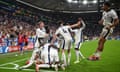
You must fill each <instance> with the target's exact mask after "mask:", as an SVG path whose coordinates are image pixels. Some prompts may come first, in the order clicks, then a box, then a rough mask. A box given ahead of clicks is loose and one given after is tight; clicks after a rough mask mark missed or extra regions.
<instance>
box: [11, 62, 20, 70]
mask: <svg viewBox="0 0 120 72" xmlns="http://www.w3.org/2000/svg"><path fill="white" fill-rule="evenodd" d="M10 64H12V65H14V68H15V69H17V68H18V67H19V65H18V64H15V63H10Z"/></svg>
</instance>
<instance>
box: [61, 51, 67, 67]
mask: <svg viewBox="0 0 120 72" xmlns="http://www.w3.org/2000/svg"><path fill="white" fill-rule="evenodd" d="M61 60H62V61H63V63H64V65H65V66H66V65H67V62H66V55H65V50H64V49H62V57H61Z"/></svg>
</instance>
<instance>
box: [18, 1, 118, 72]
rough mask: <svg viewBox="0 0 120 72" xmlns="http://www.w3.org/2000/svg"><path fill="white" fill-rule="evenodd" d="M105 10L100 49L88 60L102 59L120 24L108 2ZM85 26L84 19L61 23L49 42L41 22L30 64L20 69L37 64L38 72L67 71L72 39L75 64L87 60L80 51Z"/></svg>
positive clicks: (104, 6) (102, 20)
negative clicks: (48, 70) (49, 71)
mask: <svg viewBox="0 0 120 72" xmlns="http://www.w3.org/2000/svg"><path fill="white" fill-rule="evenodd" d="M103 10H104V12H103V17H102V19H101V21H99V23H100V24H102V25H103V26H104V28H103V30H102V33H101V35H100V40H99V43H98V48H97V50H96V52H95V53H94V54H93V55H92V56H90V57H89V58H88V60H99V59H100V55H101V52H102V51H103V48H104V43H105V41H106V39H107V37H108V36H109V35H110V34H111V33H112V31H113V28H114V27H115V26H116V25H117V24H118V23H119V20H118V16H117V14H116V12H115V11H114V10H113V9H111V8H110V4H109V3H108V2H106V3H104V4H103ZM85 26H86V24H85V22H84V21H83V19H82V18H78V21H77V23H76V24H72V25H63V23H61V25H60V27H59V28H58V29H57V30H56V31H55V32H54V33H53V34H52V38H51V40H50V41H48V37H49V36H50V34H48V33H46V29H45V27H44V22H42V21H40V22H39V28H37V29H36V36H37V40H36V42H35V46H34V50H33V53H32V56H31V58H30V59H29V62H28V63H27V64H26V65H24V66H22V67H20V69H24V68H28V67H30V66H31V65H32V64H35V66H36V67H35V69H36V72H39V69H40V68H51V67H52V68H55V71H58V68H59V67H61V68H62V69H63V70H65V67H67V66H69V65H70V59H71V51H70V50H71V44H72V40H73V39H72V38H74V40H75V42H74V44H75V45H74V48H75V52H76V61H75V62H74V63H79V62H80V58H81V59H85V57H84V56H83V55H82V53H81V52H80V50H79V49H80V47H81V45H82V42H83V40H82V30H83V29H84V28H85ZM72 33H74V34H72ZM73 36H74V37H73ZM66 51H67V55H68V56H67V57H66V54H65V52H66ZM60 58H61V59H60ZM66 59H67V60H66Z"/></svg>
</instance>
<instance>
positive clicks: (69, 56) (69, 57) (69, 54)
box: [68, 53, 71, 65]
mask: <svg viewBox="0 0 120 72" xmlns="http://www.w3.org/2000/svg"><path fill="white" fill-rule="evenodd" d="M70 59H71V53H68V65H69V64H70Z"/></svg>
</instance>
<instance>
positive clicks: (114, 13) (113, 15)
mask: <svg viewBox="0 0 120 72" xmlns="http://www.w3.org/2000/svg"><path fill="white" fill-rule="evenodd" d="M111 15H112V18H113V19H116V18H118V16H117V13H116V12H115V11H114V10H112V13H111Z"/></svg>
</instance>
